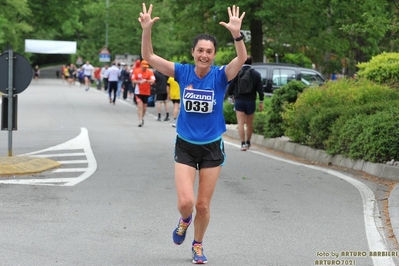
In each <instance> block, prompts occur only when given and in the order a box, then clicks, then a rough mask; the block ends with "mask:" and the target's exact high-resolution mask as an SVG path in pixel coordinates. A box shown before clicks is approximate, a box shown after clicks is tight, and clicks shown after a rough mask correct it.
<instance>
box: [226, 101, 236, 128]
mask: <svg viewBox="0 0 399 266" xmlns="http://www.w3.org/2000/svg"><path fill="white" fill-rule="evenodd" d="M223 115H224V120H225V121H226V124H237V117H236V112H235V111H234V104H231V103H229V101H224V103H223Z"/></svg>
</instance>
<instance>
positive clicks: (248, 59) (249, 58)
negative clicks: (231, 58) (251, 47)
mask: <svg viewBox="0 0 399 266" xmlns="http://www.w3.org/2000/svg"><path fill="white" fill-rule="evenodd" d="M244 64H246V65H252V56H250V55H248V57H247V60H246V61H245V63H244Z"/></svg>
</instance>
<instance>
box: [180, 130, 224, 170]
mask: <svg viewBox="0 0 399 266" xmlns="http://www.w3.org/2000/svg"><path fill="white" fill-rule="evenodd" d="M225 159H226V154H225V152H224V142H223V139H222V138H220V139H218V140H216V141H214V142H211V143H207V144H193V143H190V142H187V141H185V140H183V139H181V138H180V137H179V136H177V137H176V143H175V162H177V163H182V164H186V165H189V166H191V167H194V168H195V169H198V170H200V169H201V168H212V167H217V166H221V165H224V162H225Z"/></svg>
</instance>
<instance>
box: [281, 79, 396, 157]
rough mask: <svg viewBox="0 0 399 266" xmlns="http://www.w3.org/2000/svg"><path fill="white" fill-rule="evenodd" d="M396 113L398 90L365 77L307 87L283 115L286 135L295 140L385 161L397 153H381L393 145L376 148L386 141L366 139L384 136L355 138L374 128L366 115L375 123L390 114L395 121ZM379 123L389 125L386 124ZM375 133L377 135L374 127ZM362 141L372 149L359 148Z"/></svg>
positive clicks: (334, 151)
mask: <svg viewBox="0 0 399 266" xmlns="http://www.w3.org/2000/svg"><path fill="white" fill-rule="evenodd" d="M397 113H399V93H398V91H397V90H394V89H391V88H389V87H387V86H382V85H378V84H376V83H374V82H371V81H369V80H366V79H360V80H348V79H342V80H339V81H334V82H327V83H326V84H325V85H324V86H323V87H321V88H307V89H306V90H305V91H304V92H303V93H302V94H300V96H299V97H298V99H297V101H296V102H295V103H293V104H288V105H285V111H284V112H283V113H282V117H283V122H284V134H285V135H286V136H288V137H290V138H291V139H292V140H293V141H294V142H298V143H302V144H305V145H309V146H311V147H314V148H320V149H326V151H327V152H329V153H331V154H343V155H346V156H349V157H350V158H353V159H358V158H361V157H362V156H363V157H362V158H363V159H365V160H369V161H372V162H382V160H383V159H386V158H387V157H392V156H396V155H395V154H393V153H392V152H390V153H387V154H386V156H382V152H381V151H385V152H387V151H388V150H390V148H387V149H383V148H382V147H378V149H377V146H378V145H382V143H383V141H381V142H377V143H378V145H375V144H373V143H369V142H367V141H376V140H377V139H378V138H383V137H381V136H380V137H376V138H371V137H369V138H366V137H363V138H362V140H361V141H360V142H359V143H358V142H357V141H355V140H358V138H359V136H360V137H362V136H363V135H362V134H366V133H365V132H368V131H367V130H370V131H372V128H373V127H372V125H371V124H369V123H366V122H367V121H368V120H367V121H366V120H365V119H366V118H367V119H370V120H372V121H374V122H375V121H376V120H373V118H374V117H379V118H380V119H381V121H384V120H383V119H382V118H387V117H391V120H393V117H394V115H393V114H397ZM377 114H378V115H377ZM390 115H391V116H390ZM363 116H364V117H366V118H363ZM356 119H358V120H359V121H356ZM375 119H377V118H375ZM354 121H356V122H357V123H359V126H355V125H354ZM348 123H349V124H348ZM376 124H377V123H376ZM361 125H363V127H365V128H364V129H363V131H359V130H360V129H361ZM379 126H380V127H382V126H385V127H387V125H385V124H380V125H379ZM366 127H368V128H366ZM389 128H390V127H389ZM380 129H381V132H384V130H385V129H382V128H380ZM372 132H373V134H376V132H375V130H374V131H372ZM383 139H384V140H385V139H387V138H386V137H384V138H383ZM360 143H362V144H363V145H365V147H367V148H368V149H369V150H367V153H366V152H365V151H366V148H363V149H360V147H359V145H360ZM393 145H395V144H394V143H393ZM362 154H363V155H362ZM364 156H366V157H364Z"/></svg>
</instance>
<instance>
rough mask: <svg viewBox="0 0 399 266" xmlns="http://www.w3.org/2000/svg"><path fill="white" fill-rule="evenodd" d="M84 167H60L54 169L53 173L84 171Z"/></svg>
mask: <svg viewBox="0 0 399 266" xmlns="http://www.w3.org/2000/svg"><path fill="white" fill-rule="evenodd" d="M84 171H86V168H61V169H55V170H54V171H53V173H74V172H84Z"/></svg>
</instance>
